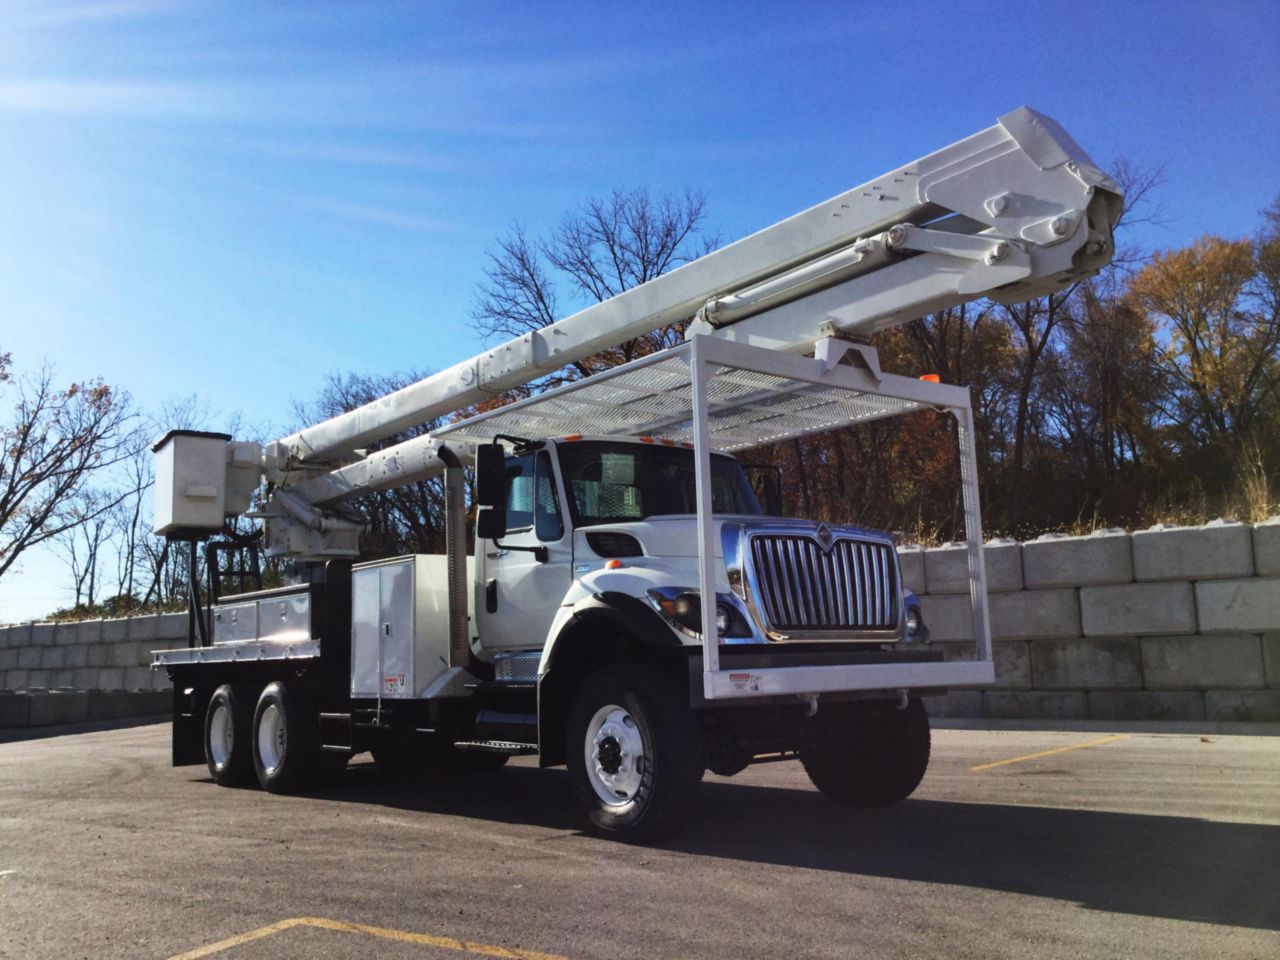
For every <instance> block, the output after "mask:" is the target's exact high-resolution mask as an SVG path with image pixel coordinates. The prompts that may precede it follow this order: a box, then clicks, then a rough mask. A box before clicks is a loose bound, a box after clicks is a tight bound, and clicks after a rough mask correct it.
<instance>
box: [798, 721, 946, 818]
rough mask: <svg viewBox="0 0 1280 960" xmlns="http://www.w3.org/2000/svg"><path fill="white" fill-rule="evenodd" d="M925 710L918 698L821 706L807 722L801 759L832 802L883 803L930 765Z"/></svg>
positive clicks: (901, 793) (908, 788)
mask: <svg viewBox="0 0 1280 960" xmlns="http://www.w3.org/2000/svg"><path fill="white" fill-rule="evenodd" d="M929 747H930V737H929V715H928V714H927V713H925V709H924V704H923V703H921V702H920V698H919V697H912V698H911V699H910V700H908V701H907V707H906V709H905V710H899V709H898V708H897V705H896V704H894V703H893V702H891V701H884V700H863V701H856V702H853V703H833V704H830V705H824V706H823V707H822V708H821V709H820V710H819V711H818V713H817V715H816V716H815V717H814V718H813V719H812V720H811V721H810V728H809V730H808V737H807V740H806V743H805V745H804V746H802V747H801V749H800V762H801V763H802V764H804V769H805V773H807V774H808V775H809V779H810V780H811V781H813V785H814V786H815V787H817V788H818V789H819V790H821V791H822V793H823V795H824V796H826V797H828V798H829V799H831V800H834V801H835V802H836V803H843V804H846V805H848V806H853V807H883V806H888V805H889V804H891V803H897V802H898V801H899V800H904V799H906V798H907V797H909V796H910V795H911V794H912V792H913V791H914V790H915V789H916V787H918V786H919V785H920V781H921V780H922V779H923V778H924V773H925V770H926V769H927V768H928V766H929Z"/></svg>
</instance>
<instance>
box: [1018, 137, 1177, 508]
mask: <svg viewBox="0 0 1280 960" xmlns="http://www.w3.org/2000/svg"><path fill="white" fill-rule="evenodd" d="M1113 177H1114V179H1115V180H1116V183H1117V184H1118V186H1119V187H1120V191H1121V193H1123V194H1124V197H1125V209H1124V211H1123V212H1122V213H1121V215H1120V219H1119V220H1118V221H1117V222H1116V224H1115V230H1116V232H1117V233H1121V234H1122V233H1123V230H1124V229H1125V228H1127V227H1131V226H1135V225H1137V224H1139V223H1159V222H1161V221H1160V218H1161V213H1160V210H1159V207H1158V206H1156V205H1155V203H1154V202H1153V198H1152V192H1153V191H1155V190H1156V189H1158V188H1159V187H1160V186H1161V185H1162V184H1163V183H1164V168H1163V167H1157V168H1153V169H1148V168H1142V167H1138V166H1136V165H1135V164H1133V163H1131V162H1129V161H1128V160H1125V159H1123V158H1121V159H1119V160H1117V161H1116V162H1115V163H1114V164H1113ZM1141 260H1142V257H1141V255H1140V254H1139V253H1138V252H1136V251H1135V250H1134V249H1133V248H1128V247H1126V248H1118V249H1117V255H1116V260H1115V261H1114V266H1113V268H1112V269H1116V270H1125V269H1128V268H1130V267H1132V266H1133V265H1134V264H1136V263H1138V262H1140V261H1141ZM1078 288H1079V284H1078V283H1077V284H1072V285H1071V286H1069V287H1067V288H1065V289H1063V290H1060V291H1058V292H1056V293H1051V294H1049V295H1048V296H1044V297H1038V298H1036V299H1034V300H1028V301H1026V302H1025V303H1017V304H1010V305H1002V306H1001V307H1000V308H999V315H1000V316H1001V317H1002V318H1003V319H1004V320H1005V322H1006V323H1007V324H1008V325H1009V327H1010V328H1011V329H1012V330H1013V332H1014V333H1015V335H1016V337H1017V340H1018V342H1019V346H1020V351H1019V362H1018V364H1017V373H1016V377H1015V381H1014V389H1013V396H1014V410H1013V449H1012V451H1011V453H1010V467H1009V485H1008V499H1007V511H1006V523H1007V525H1008V529H1009V530H1010V531H1016V530H1017V527H1018V525H1019V524H1020V523H1021V522H1022V520H1023V516H1022V514H1023V498H1024V478H1025V473H1026V470H1025V463H1026V453H1027V435H1028V430H1029V429H1030V426H1031V420H1032V417H1033V414H1034V413H1035V411H1034V410H1033V409H1032V407H1033V404H1032V398H1033V394H1034V391H1035V388H1036V376H1037V373H1038V372H1039V370H1040V365H1041V361H1042V360H1043V359H1044V358H1045V356H1046V354H1047V353H1049V352H1051V351H1052V346H1053V342H1054V339H1055V336H1056V334H1057V331H1058V328H1059V325H1060V324H1063V323H1066V322H1070V320H1071V318H1072V317H1073V315H1074V314H1075V307H1076V304H1075V302H1074V301H1075V297H1074V295H1075V293H1076V291H1077V289H1078Z"/></svg>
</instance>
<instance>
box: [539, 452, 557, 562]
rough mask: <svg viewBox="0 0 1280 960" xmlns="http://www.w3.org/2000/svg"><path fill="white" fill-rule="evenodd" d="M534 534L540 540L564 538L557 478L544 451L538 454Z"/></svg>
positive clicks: (549, 458) (548, 456)
mask: <svg viewBox="0 0 1280 960" xmlns="http://www.w3.org/2000/svg"><path fill="white" fill-rule="evenodd" d="M534 487H535V489H536V492H537V496H536V497H535V501H534V533H536V534H537V536H538V539H539V540H559V539H560V538H561V537H563V536H564V521H563V520H562V519H561V518H560V502H559V499H558V498H557V497H556V478H555V474H554V473H552V471H551V457H550V455H549V454H548V453H547V452H546V451H545V450H544V451H542V452H541V453H539V454H538V460H537V469H536V470H535V471H534Z"/></svg>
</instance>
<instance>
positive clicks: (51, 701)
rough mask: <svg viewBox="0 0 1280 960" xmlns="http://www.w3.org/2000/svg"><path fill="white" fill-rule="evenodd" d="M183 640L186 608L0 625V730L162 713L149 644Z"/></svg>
mask: <svg viewBox="0 0 1280 960" xmlns="http://www.w3.org/2000/svg"><path fill="white" fill-rule="evenodd" d="M186 642H187V615H186V614H185V613H164V614H157V615H152V616H146V617H128V618H124V619H120V620H82V621H80V622H79V623H23V624H16V625H13V626H8V627H0V729H3V728H6V727H24V726H33V727H34V726H45V725H49V724H62V723H82V722H84V721H87V720H115V719H123V718H126V717H145V716H153V715H160V714H164V713H167V712H168V711H169V689H170V684H169V678H168V677H167V676H166V675H165V672H164V671H163V670H160V671H156V672H152V670H151V666H150V665H151V651H152V650H164V649H170V648H173V647H180V646H185V645H186Z"/></svg>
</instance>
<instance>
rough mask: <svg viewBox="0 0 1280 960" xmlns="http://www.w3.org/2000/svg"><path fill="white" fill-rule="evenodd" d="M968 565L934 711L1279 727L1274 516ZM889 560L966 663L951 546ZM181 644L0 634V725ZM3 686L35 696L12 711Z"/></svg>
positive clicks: (15, 629)
mask: <svg viewBox="0 0 1280 960" xmlns="http://www.w3.org/2000/svg"><path fill="white" fill-rule="evenodd" d="M984 558H985V562H986V566H987V573H988V587H989V593H990V609H991V632H992V638H993V643H994V652H995V661H996V673H997V677H998V680H997V684H996V686H995V687H994V688H993V689H990V690H981V691H979V690H957V691H953V692H952V693H950V694H948V695H947V696H945V697H939V698H934V699H932V700H930V701H929V705H930V709H931V710H932V711H933V712H934V713H935V714H937V715H941V716H956V717H989V718H1016V719H1094V720H1212V721H1280V517H1276V518H1272V519H1271V520H1268V521H1266V522H1264V523H1258V524H1254V525H1252V526H1250V525H1248V524H1242V523H1231V522H1224V521H1217V522H1215V523H1210V524H1206V525H1205V526H1202V527H1163V526H1162V527H1153V528H1152V529H1150V530H1140V531H1137V532H1135V533H1132V534H1130V533H1126V532H1125V531H1123V530H1102V531H1099V532H1097V533H1094V534H1091V535H1089V536H1084V537H1067V536H1062V535H1058V534H1050V535H1046V536H1043V537H1039V538H1037V539H1035V540H1031V541H1028V542H1026V543H1018V542H1015V541H1011V540H997V541H992V542H991V543H989V544H987V545H986V547H985V549H984ZM899 559H900V562H901V565H902V574H903V580H904V582H905V583H906V585H907V587H908V588H909V589H911V590H913V591H914V592H915V593H916V594H917V595H918V596H919V597H920V601H921V605H922V607H923V610H924V617H925V622H926V624H927V625H928V627H929V630H930V635H931V640H930V644H931V646H933V647H934V648H936V649H938V650H941V651H942V653H943V654H944V656H946V657H948V658H952V659H954V658H964V657H971V656H973V625H972V622H971V617H970V609H969V597H968V592H967V591H968V582H967V570H968V561H967V557H966V551H965V550H964V549H963V548H962V547H960V546H959V545H947V546H943V547H938V548H934V549H923V548H921V547H918V546H911V547H902V548H901V549H900V550H899ZM185 642H186V614H185V613H177V614H160V615H156V616H148V617H131V618H127V619H121V620H89V621H84V622H81V623H58V624H53V623H34V624H32V623H27V624H17V625H14V626H8V627H4V626H0V727H4V726H6V725H12V724H7V722H6V718H9V717H10V716H11V715H12V716H17V715H18V714H23V715H25V716H27V717H28V719H29V720H30V719H31V718H36V719H40V718H47V717H65V716H79V711H80V704H81V702H82V700H83V706H84V708H85V710H88V711H90V716H93V712H92V711H94V710H96V711H98V712H101V711H103V710H111V711H115V713H114V714H113V715H115V716H119V715H121V714H120V713H119V711H120V710H122V709H124V706H123V704H124V702H125V701H124V700H121V698H120V695H118V694H115V693H112V692H115V691H129V692H130V693H131V694H132V695H133V696H134V697H135V699H137V698H138V697H140V696H141V695H140V694H138V693H137V692H138V691H150V692H153V693H157V694H159V693H163V692H164V691H167V690H168V688H169V682H168V679H167V677H166V676H165V674H164V673H163V672H159V673H153V672H152V671H151V670H150V668H149V665H150V662H151V651H153V650H159V649H164V648H168V647H175V646H181V645H182V644H184V643H185ZM6 690H7V691H26V692H27V696H28V697H30V696H42V697H45V698H46V700H44V701H42V702H41V704H40V705H39V706H35V705H32V703H33V702H34V701H32V703H27V701H23V702H24V703H27V705H26V706H22V705H20V704H19V700H18V699H13V698H12V697H10V698H5V695H4V693H3V691H6ZM70 691H78V692H83V693H89V692H95V695H96V699H95V698H94V697H85V698H80V699H72V700H68V699H65V697H66V695H67V694H68V692H70ZM54 692H57V693H58V698H57V699H48V697H49V696H51V695H52V694H53V693H54ZM108 693H111V694H112V696H114V697H115V699H114V700H112V699H111V698H109V697H104V695H105V694H108ZM15 696H17V694H15ZM137 702H138V703H143V702H144V701H143V700H141V699H138V700H137ZM146 702H147V703H149V704H153V705H154V704H156V703H159V701H158V700H156V699H155V698H154V697H153V698H152V699H151V700H149V701H146ZM108 703H110V704H111V706H109V707H108V706H105V705H106V704H108ZM95 705H96V706H95ZM160 709H161V710H163V705H162V706H161V708H160ZM24 711H25V713H24ZM41 722H49V721H47V720H45V719H41Z"/></svg>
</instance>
